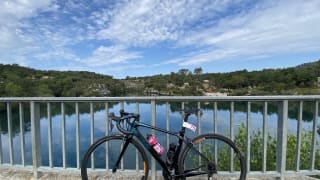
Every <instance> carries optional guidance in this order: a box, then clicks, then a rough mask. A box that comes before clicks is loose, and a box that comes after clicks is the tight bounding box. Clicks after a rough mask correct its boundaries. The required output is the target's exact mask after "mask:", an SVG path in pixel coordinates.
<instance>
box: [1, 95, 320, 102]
mask: <svg viewBox="0 0 320 180" xmlns="http://www.w3.org/2000/svg"><path fill="white" fill-rule="evenodd" d="M151 100H156V101H282V100H304V101H313V100H320V95H299V96H141V97H4V98H0V102H24V101H26V102H28V101H34V102H61V101H64V102H92V101H94V102H96V101H103V102H104V101H151Z"/></svg>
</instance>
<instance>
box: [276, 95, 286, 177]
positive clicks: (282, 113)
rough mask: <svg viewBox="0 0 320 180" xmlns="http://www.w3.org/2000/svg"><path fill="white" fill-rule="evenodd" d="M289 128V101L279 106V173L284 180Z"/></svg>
mask: <svg viewBox="0 0 320 180" xmlns="http://www.w3.org/2000/svg"><path fill="white" fill-rule="evenodd" d="M287 127H288V100H284V101H282V102H280V103H279V105H278V130H277V171H278V172H279V173H280V179H281V180H282V179H284V175H285V174H284V173H285V171H286V156H287Z"/></svg>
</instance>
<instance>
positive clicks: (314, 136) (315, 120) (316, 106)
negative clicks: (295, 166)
mask: <svg viewBox="0 0 320 180" xmlns="http://www.w3.org/2000/svg"><path fill="white" fill-rule="evenodd" d="M318 115H319V101H315V103H314V112H313V126H312V144H311V156H310V160H311V161H310V171H313V170H314V166H315V165H314V164H315V159H316V141H317V125H318Z"/></svg>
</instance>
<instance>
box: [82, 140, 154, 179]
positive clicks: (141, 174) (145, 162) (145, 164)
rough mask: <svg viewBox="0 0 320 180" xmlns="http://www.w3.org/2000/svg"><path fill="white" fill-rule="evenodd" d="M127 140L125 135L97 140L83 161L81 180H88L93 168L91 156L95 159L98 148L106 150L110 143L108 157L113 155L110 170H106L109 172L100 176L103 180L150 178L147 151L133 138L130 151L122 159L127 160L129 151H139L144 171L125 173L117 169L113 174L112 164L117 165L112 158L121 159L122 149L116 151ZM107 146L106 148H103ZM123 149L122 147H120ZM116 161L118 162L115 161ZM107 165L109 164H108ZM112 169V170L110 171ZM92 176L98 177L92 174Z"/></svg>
mask: <svg viewBox="0 0 320 180" xmlns="http://www.w3.org/2000/svg"><path fill="white" fill-rule="evenodd" d="M125 139H126V136H125V135H123V134H117V135H111V136H105V137H103V138H101V139H99V140H97V141H96V142H95V143H93V144H92V145H91V146H90V147H89V149H88V150H87V152H86V154H85V156H84V158H83V160H82V164H81V178H82V180H88V172H87V170H88V169H90V168H91V167H90V166H91V156H92V154H93V157H94V156H95V152H96V151H97V148H102V149H103V148H104V149H106V147H107V143H108V150H109V154H108V156H110V153H113V154H112V155H111V156H110V157H109V162H106V163H109V170H108V169H106V168H105V170H106V171H107V173H105V174H101V173H100V174H98V176H101V175H102V176H103V177H102V178H103V179H139V180H147V178H148V173H149V162H148V157H147V154H146V152H145V150H144V149H143V147H142V146H141V145H140V143H138V141H137V140H135V139H133V138H131V139H130V140H129V141H130V142H129V146H128V149H126V151H125V154H124V156H122V158H123V159H124V158H126V156H128V155H126V153H128V152H129V151H130V152H131V153H132V152H134V149H136V150H137V152H138V154H139V155H138V157H140V160H139V162H140V163H142V166H143V169H142V170H140V169H139V170H138V171H137V170H136V169H134V170H131V171H127V172H123V171H122V170H121V169H119V168H117V171H116V172H112V168H113V166H112V163H113V164H115V163H114V162H110V159H111V158H114V159H117V158H118V157H119V154H120V149H119V151H118V149H117V150H115V149H116V147H119V145H120V146H121V144H123V143H124V141H125ZM103 145H105V146H103ZM110 147H112V148H113V149H112V150H111V151H112V152H110ZM120 148H122V146H121V147H120ZM115 152H117V153H118V155H116V154H114V153H115ZM94 158H95V157H94ZM114 161H116V160H114ZM88 165H89V166H88ZM106 165H107V164H106ZM110 168H111V169H110ZM119 171H121V172H119ZM92 176H97V175H94V174H92ZM89 177H90V174H89ZM95 178H96V177H92V179H95Z"/></svg>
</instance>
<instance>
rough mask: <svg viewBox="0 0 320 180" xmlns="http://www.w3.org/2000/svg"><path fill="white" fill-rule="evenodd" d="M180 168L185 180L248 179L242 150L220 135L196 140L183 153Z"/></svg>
mask: <svg viewBox="0 0 320 180" xmlns="http://www.w3.org/2000/svg"><path fill="white" fill-rule="evenodd" d="M199 152H200V153H199ZM200 154H201V155H200ZM178 167H179V174H182V173H183V174H184V175H185V176H184V177H183V179H186V178H188V177H202V178H203V179H219V180H220V179H240V180H244V179H245V177H246V165H245V162H244V158H243V156H242V155H241V152H240V150H239V149H238V148H237V146H236V145H235V144H234V143H233V142H232V141H231V140H230V139H228V138H226V137H224V136H222V135H219V134H203V135H200V136H197V137H196V138H194V139H193V140H192V145H191V146H186V147H185V149H184V150H183V151H182V154H181V156H180V159H179V165H178ZM190 179H192V178H190Z"/></svg>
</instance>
